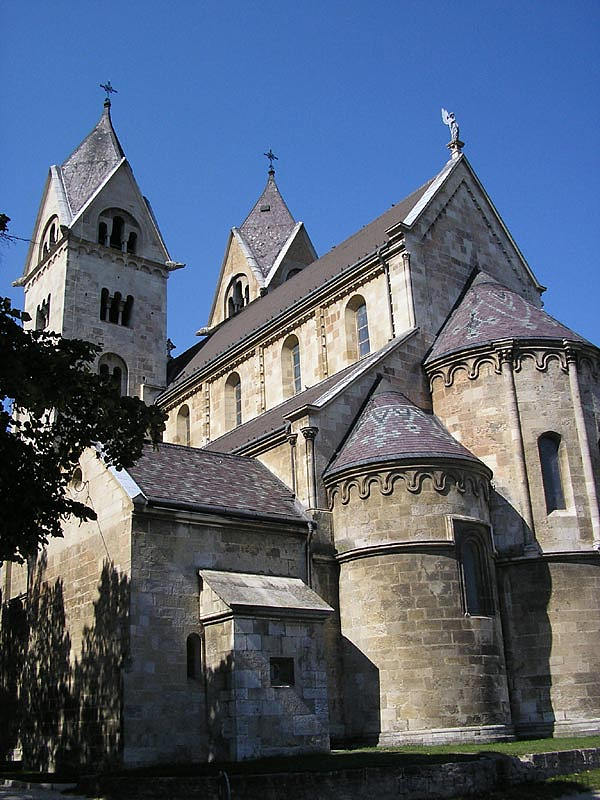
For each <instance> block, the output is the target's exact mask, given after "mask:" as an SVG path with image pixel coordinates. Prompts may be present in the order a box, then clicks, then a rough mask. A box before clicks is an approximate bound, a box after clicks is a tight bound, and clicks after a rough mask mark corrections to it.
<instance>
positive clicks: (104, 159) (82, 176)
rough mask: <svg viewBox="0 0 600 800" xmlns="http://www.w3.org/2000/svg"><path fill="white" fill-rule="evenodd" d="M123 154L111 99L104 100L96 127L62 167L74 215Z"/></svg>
mask: <svg viewBox="0 0 600 800" xmlns="http://www.w3.org/2000/svg"><path fill="white" fill-rule="evenodd" d="M124 157H125V154H124V153H123V148H122V147H121V144H120V142H119V140H118V138H117V134H116V133H115V131H114V128H113V126H112V120H111V118H110V102H105V103H104V110H103V112H102V116H101V117H100V119H99V120H98V124H97V125H96V127H95V128H94V129H93V130H92V132H91V133H89V134H88V135H87V136H86V137H85V139H84V140H83V141H82V142H81V144H80V145H79V146H78V147H76V148H75V150H74V151H73V152H72V153H71V155H70V156H69V157H68V158H67V159H66V161H64V162H63V163H62V164H61V166H60V172H61V176H62V180H63V184H64V187H65V191H66V193H67V199H68V201H69V206H70V207H71V212H72V214H73V216H75V215H76V214H77V212H78V211H79V210H80V209H81V208H82V207H83V206H84V205H85V203H86V202H87V200H89V198H90V197H91V196H92V195H93V194H94V192H95V191H96V189H97V188H98V187H99V186H100V184H101V183H102V181H104V180H105V178H106V177H107V176H108V174H109V173H110V172H111V171H112V170H113V169H114V168H115V167H116V166H117V164H118V163H119V162H120V161H121V159H122V158H124Z"/></svg>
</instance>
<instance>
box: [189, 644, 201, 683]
mask: <svg viewBox="0 0 600 800" xmlns="http://www.w3.org/2000/svg"><path fill="white" fill-rule="evenodd" d="M186 656H187V676H188V678H189V679H190V680H193V681H199V680H200V679H201V678H202V640H201V639H200V637H199V636H198V634H197V633H190V635H189V636H188V637H187V641H186Z"/></svg>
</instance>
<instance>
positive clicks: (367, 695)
mask: <svg viewBox="0 0 600 800" xmlns="http://www.w3.org/2000/svg"><path fill="white" fill-rule="evenodd" d="M342 664H343V675H344V678H343V680H344V719H345V723H346V734H345V737H344V739H345V740H351V741H352V740H356V741H360V742H362V743H365V744H371V743H373V744H377V742H378V741H379V734H380V733H381V703H380V694H379V670H378V669H377V667H376V666H375V664H373V662H372V661H370V660H369V659H368V658H367V656H366V655H365V654H364V653H363V652H362V651H361V650H359V649H358V647H356V645H354V644H353V643H352V642H351V641H350V640H349V639H347V638H346V637H345V636H342Z"/></svg>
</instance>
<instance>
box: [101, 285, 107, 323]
mask: <svg viewBox="0 0 600 800" xmlns="http://www.w3.org/2000/svg"><path fill="white" fill-rule="evenodd" d="M108 300H109V294H108V289H102V291H101V292H100V319H101V320H104V321H106V315H107V313H108Z"/></svg>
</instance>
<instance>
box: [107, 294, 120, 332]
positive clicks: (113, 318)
mask: <svg viewBox="0 0 600 800" xmlns="http://www.w3.org/2000/svg"><path fill="white" fill-rule="evenodd" d="M120 316H121V292H115V293H114V295H113V298H112V300H111V303H110V311H109V312H108V321H109V322H114V323H115V324H116V325H118V324H119V319H120Z"/></svg>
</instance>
